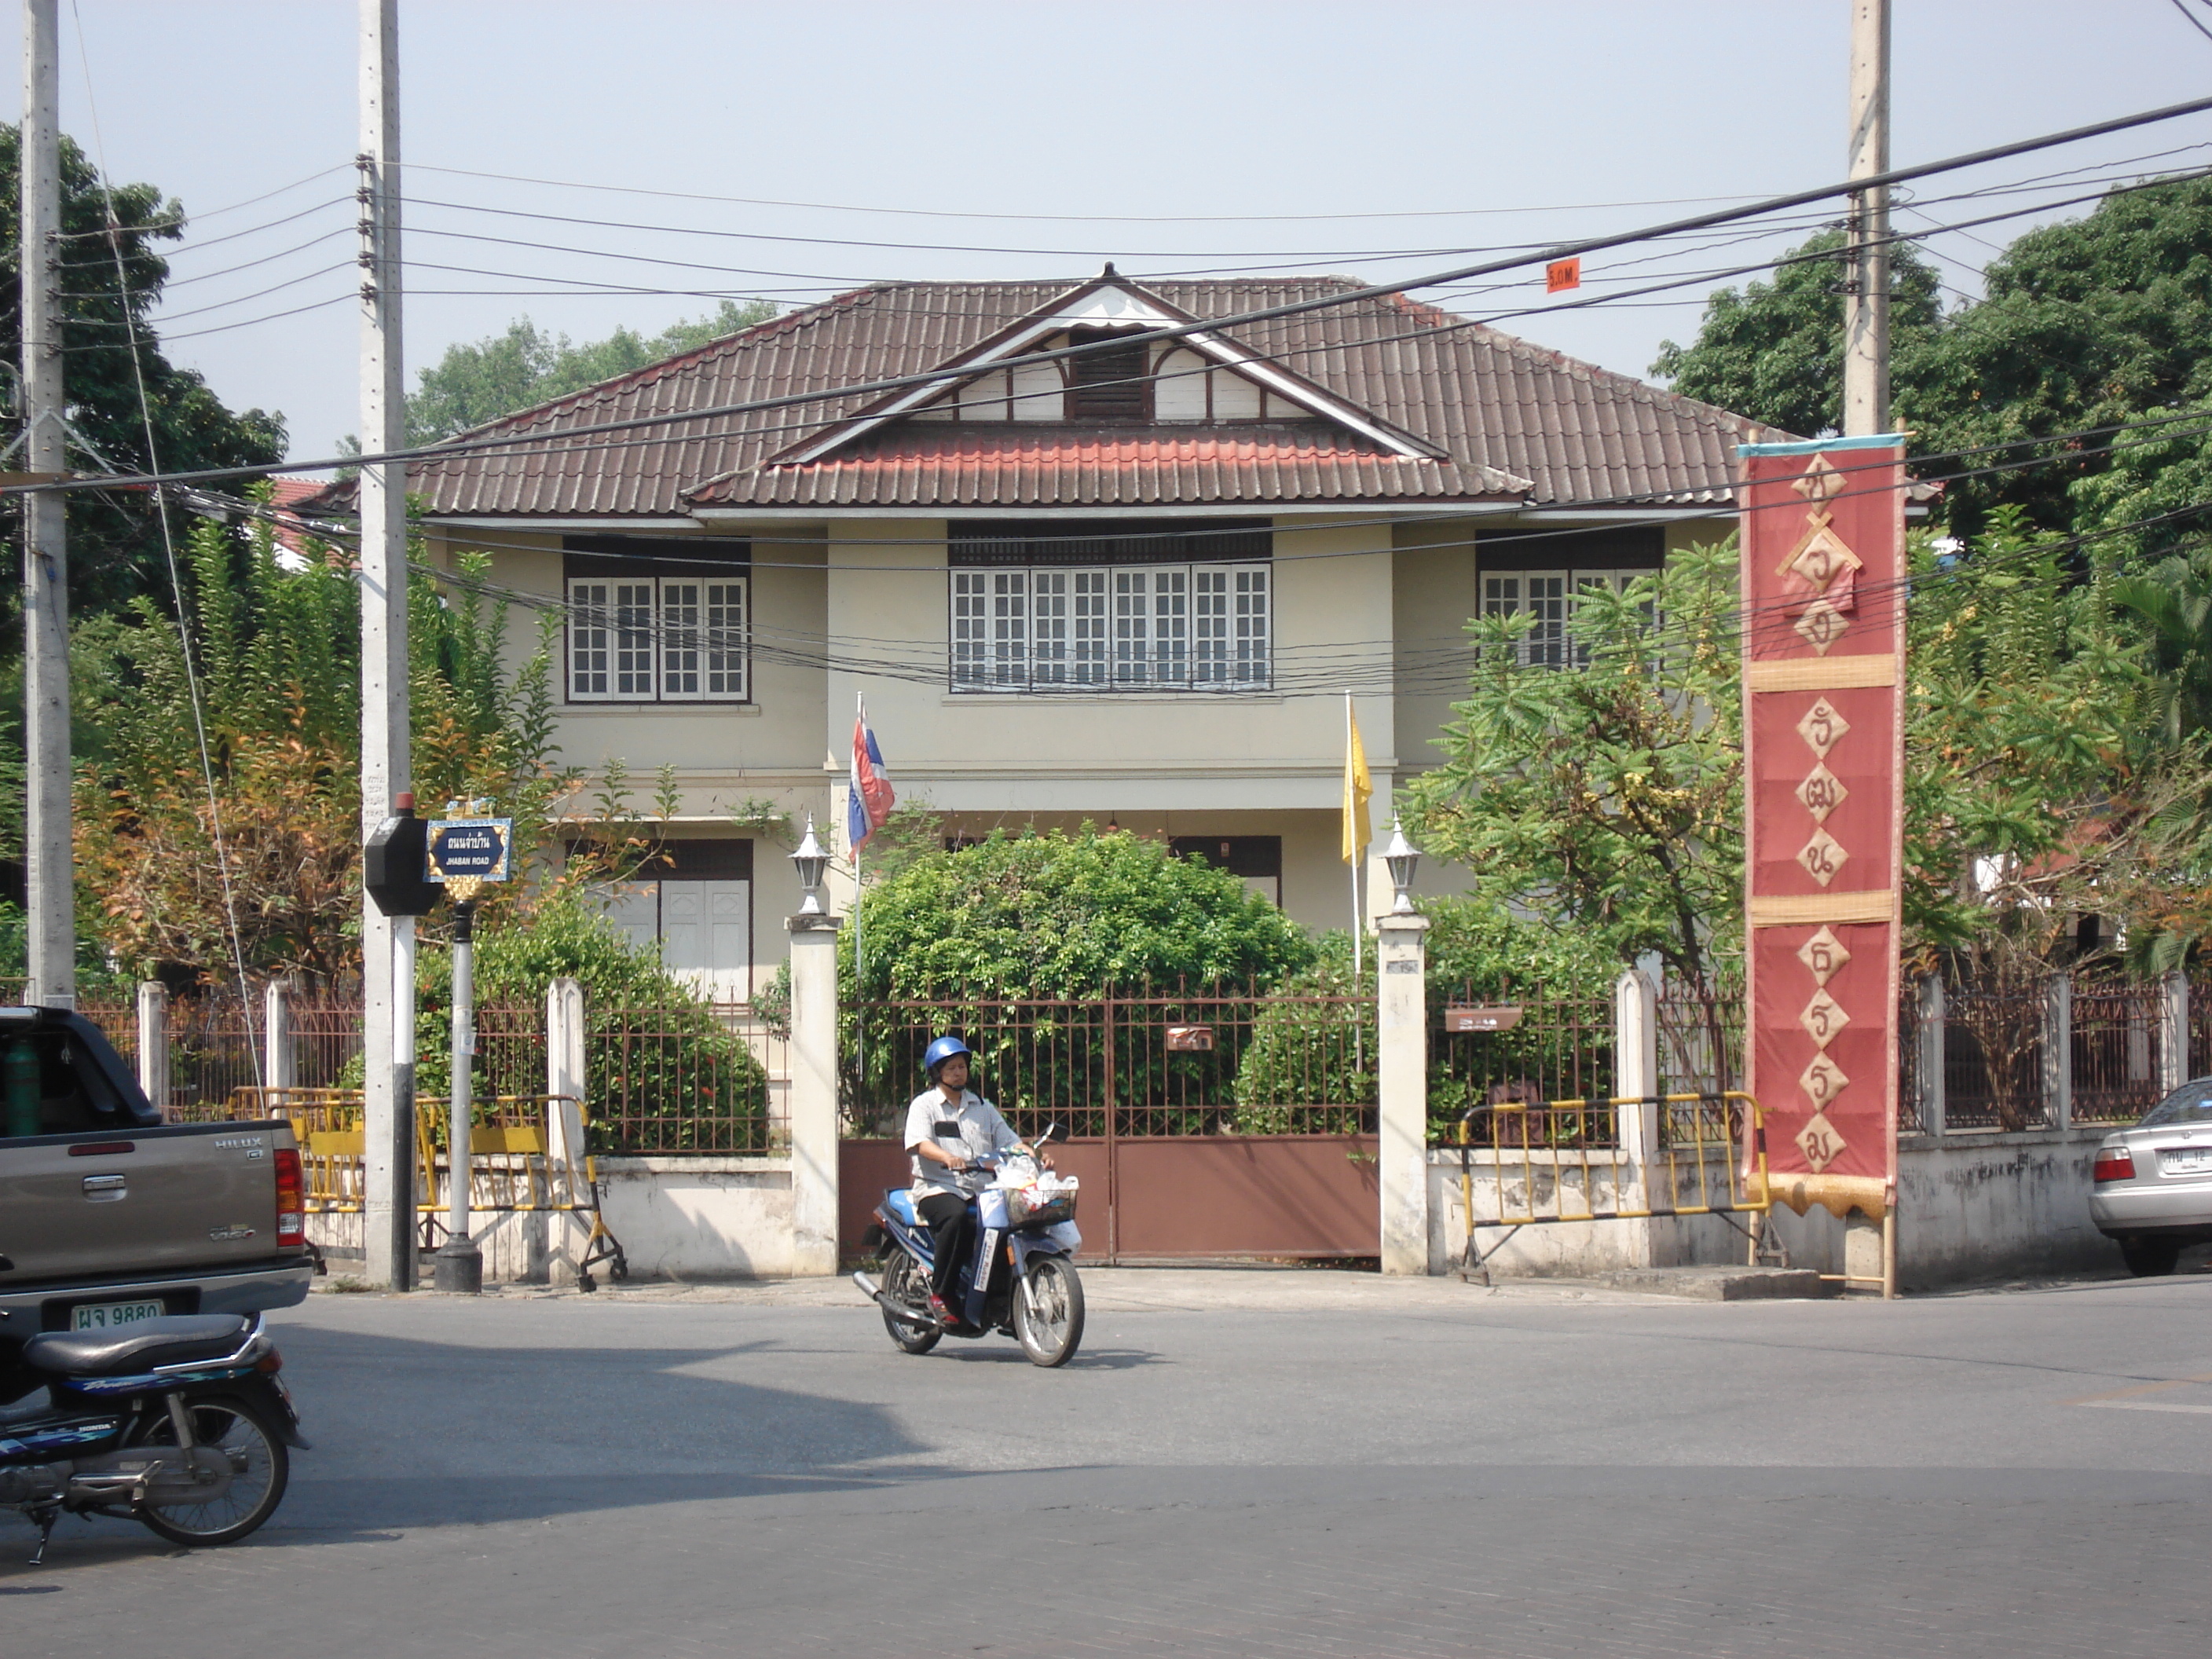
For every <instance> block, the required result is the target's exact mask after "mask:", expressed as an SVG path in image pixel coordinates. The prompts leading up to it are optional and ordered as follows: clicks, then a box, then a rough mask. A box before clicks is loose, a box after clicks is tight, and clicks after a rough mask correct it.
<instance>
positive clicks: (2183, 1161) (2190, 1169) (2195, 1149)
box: [2158, 1146, 2212, 1175]
mask: <svg viewBox="0 0 2212 1659" xmlns="http://www.w3.org/2000/svg"><path fill="white" fill-rule="evenodd" d="M2199 1170H2212V1146H2184V1147H2182V1148H2180V1149H2179V1150H2178V1151H2175V1152H2160V1154H2159V1155H2158V1172H2159V1173H2160V1175H2195V1174H2197V1172H2198V1171H2199Z"/></svg>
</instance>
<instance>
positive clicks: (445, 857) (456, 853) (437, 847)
mask: <svg viewBox="0 0 2212 1659" xmlns="http://www.w3.org/2000/svg"><path fill="white" fill-rule="evenodd" d="M513 845H514V820H513V818H433V819H432V820H431V821H430V833H429V838H428V847H427V848H426V849H425V853H424V862H425V863H426V864H427V865H428V867H429V874H430V879H431V880H433V881H438V882H447V883H451V882H454V881H459V880H472V881H505V880H506V879H507V859H508V854H509V853H510V852H511V851H512V849H513Z"/></svg>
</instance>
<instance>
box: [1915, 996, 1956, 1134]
mask: <svg viewBox="0 0 2212 1659" xmlns="http://www.w3.org/2000/svg"><path fill="white" fill-rule="evenodd" d="M1919 998H1920V1024H1919V1030H1918V1031H1917V1039H1916V1040H1917V1042H1918V1044H1919V1052H1918V1053H1917V1054H1915V1055H1914V1056H1913V1069H1914V1071H1915V1072H1916V1073H1918V1081H1919V1085H1920V1089H1919V1094H1920V1102H1919V1104H1920V1133H1923V1134H1927V1135H1941V1134H1942V1133H1943V1113H1944V1103H1943V1054H1944V1036H1945V1033H1946V1032H1947V1031H1948V1030H1949V1029H1950V1027H1949V1021H1950V1017H1951V1015H1950V1004H1949V1002H1948V1000H1946V999H1945V996H1944V994H1943V976H1942V975H1941V974H1923V975H1921V976H1920V987H1919Z"/></svg>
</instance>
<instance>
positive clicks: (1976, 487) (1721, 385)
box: [1652, 178, 2212, 535]
mask: <svg viewBox="0 0 2212 1659" xmlns="http://www.w3.org/2000/svg"><path fill="white" fill-rule="evenodd" d="M1839 246H1840V237H1839V236H1838V234H1837V233H1834V232H1824V233H1822V234H1820V235H1819V236H1816V237H1814V238H1813V239H1812V240H1809V241H1808V242H1807V243H1805V244H1804V246H1802V248H1800V249H1798V250H1796V252H1826V251H1827V250H1829V249H1832V248H1836V247H1839ZM1838 276H1839V272H1838V267H1836V266H1835V265H1833V264H1829V263H1827V262H1826V261H1816V262H1810V263H1807V264H1796V265H1785V266H1784V267H1783V268H1782V269H1780V270H1778V271H1777V272H1776V274H1775V276H1774V279H1773V281H1772V282H1771V283H1750V284H1748V285H1747V286H1746V288H1745V289H1743V291H1742V292H1741V294H1739V293H1738V292H1736V291H1735V289H1723V291H1721V292H1720V293H1717V294H1716V295H1713V296H1712V297H1711V300H1710V301H1707V304H1706V308H1705V318H1704V319H1703V321H1702V323H1701V324H1700V325H1699V333H1698V337H1697V339H1696V340H1695V341H1693V342H1692V343H1691V344H1689V345H1688V346H1678V345H1676V344H1674V343H1673V342H1671V341H1670V342H1668V343H1667V344H1666V346H1665V347H1664V348H1663V349H1662V351H1661V354H1660V356H1659V359H1658V361H1657V362H1655V363H1654V364H1653V365H1652V373H1653V374H1657V375H1661V376H1663V377H1666V378H1668V379H1670V380H1672V381H1673V383H1674V389H1675V390H1676V391H1678V392H1682V393H1684V394H1686V395H1687V396H1689V397H1692V398H1702V399H1704V400H1705V402H1707V403H1712V404H1720V405H1721V406H1722V407H1723V408H1725V409H1729V410H1734V411H1735V413H1737V414H1740V415H1748V416H1752V417H1753V419H1755V420H1761V421H1766V422H1771V423H1772V424H1774V425H1777V426H1780V427H1782V428H1785V429H1786V430H1789V431H1793V432H1802V433H1807V434H1814V433H1818V432H1821V431H1826V430H1831V429H1833V428H1835V427H1836V425H1837V422H1838V398H1839V396H1840V386H1841V367H1840V365H1841V345H1842V320H1843V313H1842V298H1841V296H1840V295H1839V294H1838V292H1837V291H1836V289H1837V287H1838ZM1984 276H1985V283H1986V292H1985V295H1984V298H1982V299H1981V300H1978V301H1968V302H1966V303H1962V304H1960V305H1958V306H1956V307H1954V308H1953V309H1952V310H1951V311H1950V312H1949V313H1943V312H1942V309H1941V307H1940V305H1939V303H1938V296H1937V292H1936V276H1935V272H1934V270H1933V268H1932V267H1930V266H1929V265H1928V264H1925V263H1924V262H1923V261H1922V260H1921V259H1920V258H1918V256H1917V255H1915V254H1913V253H1912V252H1911V251H1910V249H1909V248H1907V247H1905V246H1902V245H1900V246H1899V247H1898V248H1897V249H1896V250H1895V251H1894V252H1893V282H1894V283H1895V287H1894V289H1893V297H1892V300H1891V308H1890V324H1891V340H1892V361H1891V388H1892V395H1893V402H1894V404H1895V407H1896V411H1897V412H1896V423H1897V424H1898V425H1899V426H1902V427H1906V428H1911V429H1912V430H1913V431H1914V432H1915V434H1916V441H1915V443H1916V447H1917V448H1918V449H1920V450H1921V451H1922V452H1923V453H1927V454H1929V455H1930V456H1931V457H1940V456H1942V455H1945V454H1947V453H1948V452H1953V451H1955V450H1959V449H1964V448H1967V447H1973V446H1985V445H1992V444H1999V443H2004V442H2008V441H2015V440H2020V439H2025V438H2033V437H2038V436H2047V435H2051V434H2055V433H2063V432H2078V431H2081V430H2082V429H2084V428H2093V427H2102V426H2109V425H2117V424H2119V423H2123V422H2134V421H2138V420H2141V419H2143V418H2146V417H2149V416H2156V415H2158V414H2160V413H2163V412H2171V411H2173V410H2186V409H2197V408H2203V407H2204V406H2206V405H2208V404H2212V179H2206V178H2192V179H2180V180H2178V181H2176V182H2174V183H2171V184H2162V185H2154V186H2151V187H2148V188H2141V189H2126V190H2121V191H2114V192H2112V194H2110V195H2108V196H2106V197H2105V198H2104V199H2103V200H2102V201H2100V203H2099V204H2097V206H2096V209H2095V210H2093V212H2091V213H2089V214H2088V215H2087V216H2085V217H2083V218H2081V219H2075V220H2069V221H2067V222H2063V223H2061V224H2055V225H2045V226H2043V227H2040V228H2037V229H2034V230H2031V231H2029V232H2027V234H2024V235H2022V236H2021V237H2020V238H2019V239H2018V240H2015V242H2013V243H2012V245H2011V246H2009V247H2008V248H2006V249H2005V251H2004V252H2002V254H2000V255H1999V256H1998V257H1997V258H1996V259H1995V260H1994V261H1992V262H1991V263H1990V266H1989V267H1988V270H1986V272H1985V273H1984ZM2146 435H2147V434H2145V433H2142V432H2127V431H2123V432H2118V433H2114V434H2109V435H2101V436H2096V437H2091V438H2087V439H2084V440H2080V441H2069V444H2068V446H2067V449H2066V450H2065V451H2063V452H2061V453H2062V454H2063V456H2064V459H2061V460H2057V461H2054V462H2053V463H2052V464H2048V465H2036V466H2029V467H2020V468H2015V469H2011V470H2008V471H2003V472H1999V473H1994V474H1990V475H1989V476H1987V477H1962V476H1958V475H1961V474H1965V473H1967V472H1970V471H1974V470H1976V469H1978V468H1981V467H1984V466H1987V465H1990V464H1991V463H1992V462H1995V461H2002V460H2006V459H2018V458H2019V457H2020V456H2021V454H2024V453H2032V452H2021V451H2015V452H2010V453H1975V454H1968V455H1964V456H1959V457H1956V458H1955V459H1931V460H1930V461H1929V463H1927V464H1926V465H1925V466H1924V468H1923V471H1924V472H1925V473H1926V475H1927V476H1929V477H1950V478H1951V479H1952V483H1951V488H1950V489H1949V491H1948V494H1947V497H1946V503H1945V509H1944V510H1945V513H1946V514H1947V516H1948V520H1949V522H1950V524H1951V526H1952V528H1953V529H1954V531H1957V532H1959V533H1960V534H1962V535H1975V534H1978V533H1980V532H1981V531H1982V530H1983V529H1984V528H1985V527H1986V526H1989V525H1990V524H1991V523H1992V522H1993V520H1992V519H1991V516H1990V515H1991V514H1992V513H1994V512H1995V510H1996V508H1997V507H2001V506H2005V505H2011V506H2015V507H2021V508H2023V509H2025V510H2026V512H2027V514H2028V522H2029V523H2031V524H2033V525H2036V526H2042V527H2044V528H2045V529H2058V528H2061V527H2066V526H2072V527H2074V528H2076V529H2080V530H2095V529H2098V528H2100V527H2103V526H2108V525H2112V524H2117V523H2119V522H2122V521H2124V520H2127V519H2131V518H2137V517H2142V516H2146V513H2147V512H2157V511H2160V510H2166V509H2170V508H2172V507H2179V506H2185V505H2191V504H2194V503H2197V502H2203V501H2206V500H2208V499H2212V496H2208V495H2207V494H2206V489H2205V486H2206V484H2207V483H2212V463H2208V459H2207V445H2206V443H2205V441H2204V440H2203V437H2202V435H2192V436H2190V437H2188V438H2186V439H2178V440H2175V441H2172V443H2170V444H2169V443H2164V442H2161V443H2159V444H2157V445H2155V446H2154V447H2150V448H2148V449H2133V448H2129V447H2125V446H2130V445H2133V444H2136V443H2138V442H2140V441H2141V440H2142V438H2143V437H2144V436H2146ZM2116 443H2117V444H2119V445H2121V446H2123V447H2121V448H2120V449H2119V450H2118V452H2117V453H2115V451H2114V449H2113V446H2114V445H2115V444H2116ZM2115 467H2116V468H2118V471H2120V473H2121V474H2122V475H2123V476H2121V477H2118V478H2116V479H2112V480H2111V481H2109V482H2106V479H2105V475H2106V472H2107V469H2108V468H2115ZM2169 472H2174V473H2177V474H2178V475H2179V476H2177V477H2172V479H2170V480H2169V479H2168V478H2167V477H2166V475H2167V474H2168V473H2169ZM2130 509H2133V510H2130ZM2167 533H2168V534H2171V533H2172V532H2171V531H2169V532H2167Z"/></svg>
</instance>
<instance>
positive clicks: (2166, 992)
mask: <svg viewBox="0 0 2212 1659" xmlns="http://www.w3.org/2000/svg"><path fill="white" fill-rule="evenodd" d="M2159 989H2160V991H2161V992H2162V993H2163V995H2162V996H2161V997H2160V1000H2159V1014H2160V1019H2159V1031H2158V1089H2159V1092H2160V1094H2161V1095H2168V1094H2172V1092H2173V1091H2175V1090H2176V1089H2179V1087H2180V1086H2181V1085H2182V1084H2183V1083H2184V1082H2185V1081H2186V1080H2187V1079H2188V1077H2189V975H2186V974H2185V973H2183V972H2182V971H2181V970H2180V969H2179V968H2177V969H2174V970H2173V971H2172V972H2171V973H2169V974H2168V975H2166V981H2165V983H2164V984H2162V985H2161V986H2160V987H2159Z"/></svg>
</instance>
